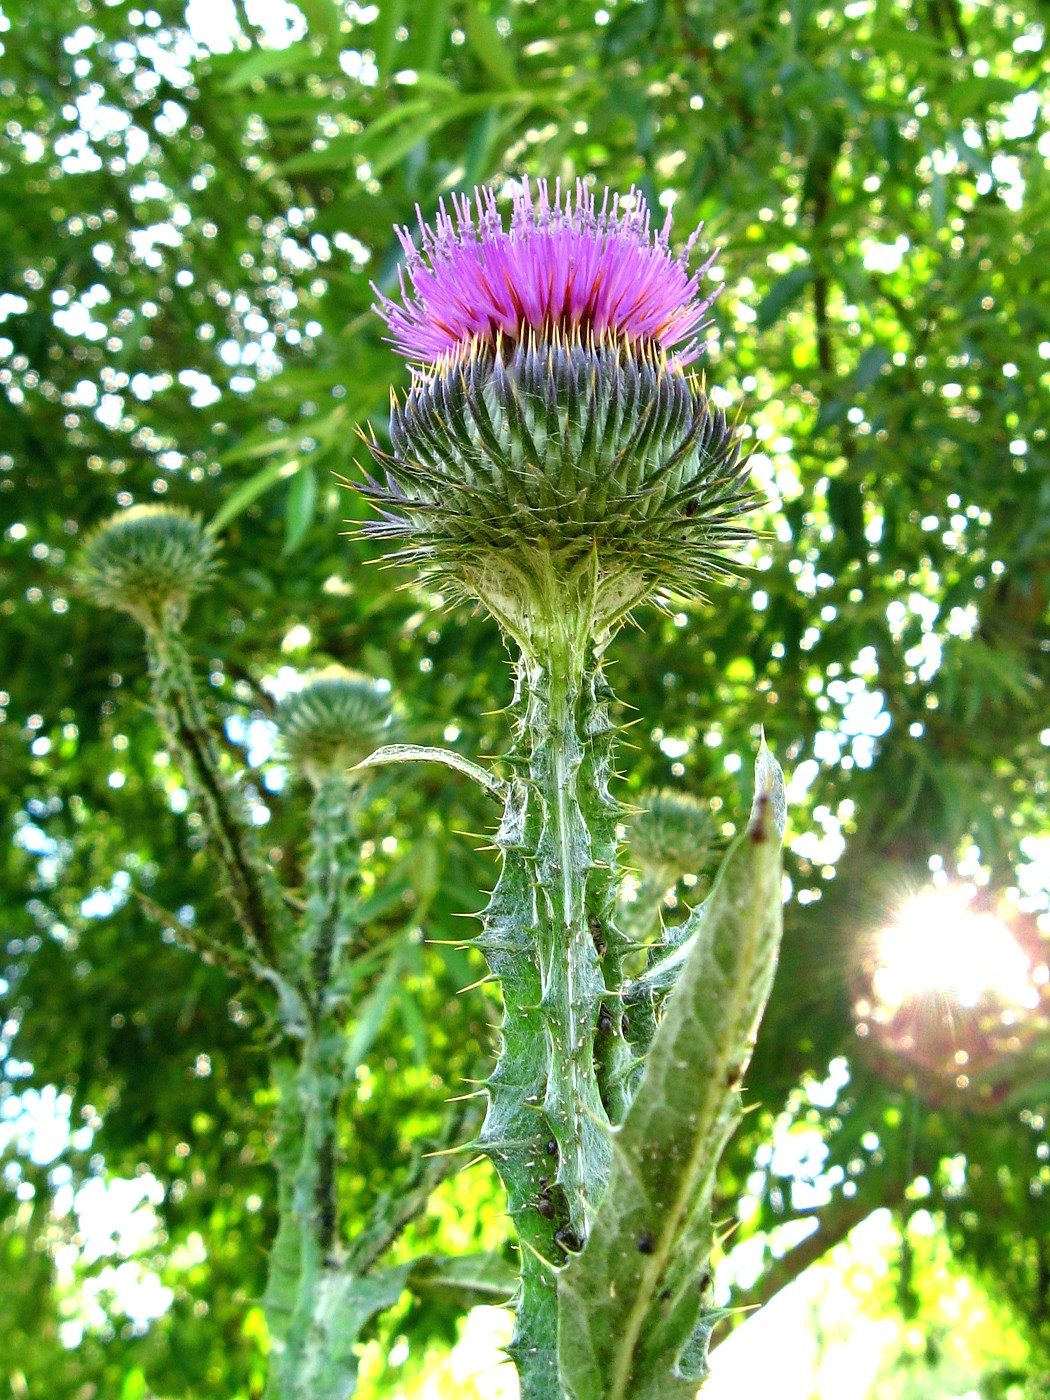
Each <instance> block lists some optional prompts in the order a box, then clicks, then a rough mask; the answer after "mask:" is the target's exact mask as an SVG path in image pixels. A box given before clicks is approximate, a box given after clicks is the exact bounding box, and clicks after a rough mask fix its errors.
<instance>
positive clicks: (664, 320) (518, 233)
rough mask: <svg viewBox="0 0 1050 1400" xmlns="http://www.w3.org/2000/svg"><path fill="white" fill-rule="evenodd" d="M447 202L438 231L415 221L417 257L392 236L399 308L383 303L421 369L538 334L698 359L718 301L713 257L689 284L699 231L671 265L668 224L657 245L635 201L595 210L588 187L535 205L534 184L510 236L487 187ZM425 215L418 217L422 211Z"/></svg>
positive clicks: (542, 193) (607, 200) (406, 242)
mask: <svg viewBox="0 0 1050 1400" xmlns="http://www.w3.org/2000/svg"><path fill="white" fill-rule="evenodd" d="M452 210H453V212H452V214H449V213H448V212H447V210H446V208H445V204H444V201H442V202H441V204H440V210H439V213H438V216H437V218H436V219H435V221H434V227H433V229H431V228H430V227H429V226H428V225H427V224H426V223H424V221H423V217H422V214H420V215H419V226H420V234H421V247H422V251H420V250H418V249H417V248H416V246H415V244H414V243H413V240H412V234H411V232H410V230H409V229H408V228H399V229H398V230H397V235H398V238H399V239H400V240H401V245H402V247H403V248H404V250H405V253H406V264H407V281H408V283H410V284H411V288H409V286H408V285H407V284H406V277H405V270H402V271H401V274H400V275H401V298H402V300H401V302H400V303H399V302H396V301H393V300H391V299H390V298H389V297H385V296H383V295H382V293H380V292H379V290H378V289H376V295H377V296H378V298H379V302H378V305H377V306H376V310H377V311H378V312H379V314H380V315H381V316H382V317H383V319H384V320H385V321H386V323H387V326H388V328H389V332H390V334H389V337H388V338H389V340H390V341H391V342H392V344H393V345H394V346H395V347H396V348H397V350H399V351H400V353H401V354H402V355H404V356H406V358H408V359H410V360H415V361H420V362H422V363H424V364H434V363H435V362H437V361H440V360H442V359H445V358H447V357H448V356H450V355H451V356H455V355H457V354H459V353H461V352H463V351H465V350H467V349H469V348H470V346H471V345H474V344H476V343H477V342H479V341H480V342H482V343H485V344H489V345H494V344H495V343H496V342H497V340H499V339H504V340H509V341H511V342H517V341H518V340H520V339H521V337H522V335H523V333H524V332H525V331H526V329H527V328H532V330H533V331H536V332H540V333H551V332H556V333H562V334H567V335H577V334H578V335H583V336H586V337H593V338H594V339H595V340H605V339H607V338H613V339H616V340H626V341H627V342H628V343H636V342H637V343H641V344H643V345H649V346H658V347H659V348H660V349H661V350H663V351H666V352H668V353H669V354H671V355H672V357H673V360H674V362H675V363H676V364H678V365H687V364H689V363H690V362H691V361H693V360H695V359H696V358H697V357H698V356H699V355H700V354H701V352H702V351H703V349H704V346H705V342H704V341H702V340H701V339H700V334H701V332H702V331H703V330H704V329H705V328H706V326H707V325H708V324H710V323H709V322H707V321H705V316H706V313H707V311H708V309H709V307H710V306H711V303H712V302H713V301H714V298H715V295H716V294H717V291H718V289H717V288H715V289H714V290H713V291H711V292H710V294H708V295H707V296H701V292H700V288H701V282H702V279H703V277H704V274H705V273H706V272H707V270H708V268H709V267H710V265H711V263H712V262H713V261H714V257H713V256H712V258H710V259H708V261H707V262H706V263H705V264H704V265H703V266H702V267H701V268H699V269H698V270H697V271H696V272H694V273H692V274H690V273H689V271H688V267H687V264H688V260H689V255H690V253H691V252H692V250H693V247H694V245H695V243H696V240H697V237H698V235H699V232H700V230H699V229H697V230H696V232H695V233H693V235H692V237H691V238H690V239H689V241H688V242H687V243H686V246H685V248H684V250H683V251H682V253H681V254H680V255H679V256H678V257H675V256H674V255H673V254H672V252H671V250H670V245H669V238H670V229H671V215H670V214H668V215H667V219H666V221H665V223H664V225H663V227H662V228H661V229H659V230H657V231H656V232H655V233H654V232H653V229H652V219H651V214H650V210H649V207H648V205H647V204H646V202H645V200H644V199H643V198H642V196H641V195H640V194H638V193H637V192H636V191H634V190H632V191H631V198H630V199H629V200H627V201H621V197H620V196H619V195H617V194H613V193H612V192H611V191H610V190H608V189H606V190H605V191H604V192H603V194H602V197H601V204H600V205H599V204H598V202H597V200H596V198H595V195H594V194H593V193H592V192H591V191H590V190H589V189H587V187H586V186H585V185H584V183H583V181H582V180H578V181H577V182H576V189H575V193H573V192H571V191H565V193H564V195H563V193H562V189H561V182H560V181H558V182H557V183H556V184H555V186H554V192H553V198H552V197H551V193H550V190H549V187H548V185H547V182H546V180H540V181H538V182H537V187H536V195H535V197H533V194H532V191H531V189H530V187H529V182H528V179H527V178H526V179H525V180H524V181H523V182H522V186H521V188H520V190H519V191H518V192H517V193H516V194H515V196H514V206H513V210H512V212H511V219H510V229H509V231H508V230H506V229H504V227H503V218H502V216H501V214H500V212H499V210H498V209H497V207H496V195H495V193H494V191H492V190H491V189H489V188H487V187H483V188H481V189H476V190H475V192H474V200H473V201H471V199H470V197H469V196H468V195H460V194H454V195H453V196H452ZM417 213H418V210H417Z"/></svg>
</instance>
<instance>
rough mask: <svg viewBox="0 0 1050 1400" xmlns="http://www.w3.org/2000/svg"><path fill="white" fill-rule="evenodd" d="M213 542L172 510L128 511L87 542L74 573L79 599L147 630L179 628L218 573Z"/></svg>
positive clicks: (190, 518) (194, 521)
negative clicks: (192, 602) (84, 596)
mask: <svg viewBox="0 0 1050 1400" xmlns="http://www.w3.org/2000/svg"><path fill="white" fill-rule="evenodd" d="M218 550H219V542H218V540H216V538H215V537H214V535H211V534H209V533H208V531H207V530H206V529H205V528H204V526H203V524H202V523H201V519H200V517H199V516H197V515H192V514H191V513H190V512H189V511H188V510H183V509H181V508H179V507H177V506H160V505H157V506H152V505H150V506H132V507H131V509H130V510H125V511H120V512H119V513H118V514H117V515H114V516H111V517H110V519H109V520H107V521H105V522H104V523H103V524H102V525H99V526H98V527H97V529H96V530H95V531H94V532H93V533H92V534H91V535H90V536H89V537H88V539H87V541H86V543H85V545H84V548H83V551H82V553H81V557H80V561H79V566H78V568H77V573H76V577H77V582H78V584H79V586H80V588H81V589H82V590H83V592H84V593H86V594H88V596H89V597H91V598H92V599H93V601H94V602H96V603H98V604H99V605H100V606H102V607H106V608H116V609H117V610H118V611H120V612H126V613H128V614H129V615H130V616H132V617H133V618H135V620H136V621H137V622H138V623H139V624H140V625H141V626H143V627H145V628H146V629H147V630H150V629H156V628H157V627H160V626H166V625H174V626H181V624H182V622H183V621H184V619H185V615H186V609H187V607H188V605H189V602H190V600H191V598H193V597H194V596H195V595H196V594H197V593H200V592H202V591H203V590H204V589H205V588H207V587H208V585H209V584H210V583H211V581H212V579H213V578H214V577H215V574H216V572H217V570H218V563H217V560H216V555H217V553H218Z"/></svg>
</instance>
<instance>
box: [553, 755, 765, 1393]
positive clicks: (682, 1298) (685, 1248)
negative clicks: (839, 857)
mask: <svg viewBox="0 0 1050 1400" xmlns="http://www.w3.org/2000/svg"><path fill="white" fill-rule="evenodd" d="M756 788H757V791H756V797H755V806H754V809H753V811H752V816H751V821H750V824H749V826H748V829H747V831H746V832H745V833H744V834H743V835H742V836H741V837H740V838H739V839H738V840H737V841H736V842H735V844H734V845H733V846H732V847H731V849H730V851H729V854H728V855H727V857H726V860H725V863H724V865H723V867H722V870H721V872H720V873H719V876H718V879H717V881H716V884H715V887H714V889H713V890H712V892H711V895H710V897H709V899H708V900H707V901H706V903H705V904H704V906H703V908H702V910H698V911H697V913H696V914H695V915H694V916H693V920H694V921H695V923H696V925H697V928H696V937H695V938H694V940H693V943H692V947H691V950H690V953H689V956H688V958H687V959H686V960H685V964H684V966H683V969H682V973H681V977H680V979H679V982H678V985H677V986H676V988H675V990H674V992H673V993H672V995H671V998H670V1001H669V1003H668V1007H667V1011H666V1013H665V1015H664V1019H663V1022H662V1023H661V1025H660V1029H659V1030H658V1032H657V1034H656V1036H655V1038H654V1040H653V1044H652V1049H651V1050H650V1052H649V1058H648V1062H647V1065H646V1070H645V1075H644V1077H643V1079H642V1082H641V1084H640V1085H639V1088H638V1092H637V1095H636V1097H635V1100H634V1103H633V1105H632V1107H631V1110H630V1112H629V1113H628V1115H627V1118H626V1120H625V1122H624V1125H623V1127H622V1129H621V1130H620V1131H619V1132H618V1133H616V1135H615V1137H614V1139H613V1166H612V1171H611V1174H610V1178H609V1184H608V1187H607V1189H606V1192H605V1195H604V1197H603V1198H602V1202H601V1205H600V1207H599V1209H598V1212H597V1215H596V1217H595V1221H594V1226H593V1228H592V1231H591V1234H590V1237H589V1239H588V1241H587V1245H586V1247H585V1249H584V1250H583V1252H582V1254H580V1255H579V1256H577V1257H576V1258H574V1259H572V1260H571V1261H570V1263H569V1264H568V1266H567V1268H566V1269H565V1271H564V1273H563V1274H562V1276H561V1278H560V1280H559V1293H560V1300H561V1315H560V1322H559V1339H558V1349H559V1369H560V1374H561V1381H562V1384H563V1386H564V1387H565V1389H566V1391H567V1393H568V1395H569V1396H570V1397H571V1400H693V1396H694V1395H695V1394H696V1386H697V1382H698V1381H699V1380H701V1379H703V1376H704V1375H705V1374H706V1360H705V1356H706V1342H707V1333H708V1331H709V1329H710V1325H711V1321H712V1318H711V1315H710V1314H705V1313H704V1310H703V1305H702V1304H703V1299H702V1294H703V1287H704V1284H703V1279H704V1275H705V1272H706V1268H707V1260H708V1256H709V1254H710V1248H711V1224H710V1198H711V1190H712V1186H713V1180H714V1173H715V1169H716V1167H717V1165H718V1160H719V1157H720V1156H721V1154H722V1150H723V1148H724V1147H725V1144H726V1142H727V1141H728V1139H729V1137H730V1136H731V1134H732V1132H733V1129H734V1128H735V1126H736V1124H737V1122H738V1121H739V1118H740V1113H741V1109H740V1101H739V1088H738V1086H739V1083H740V1078H741V1076H742V1074H743V1070H744V1068H745V1066H746V1063H747V1060H748V1058H749V1056H750V1052H751V1046H752V1042H753V1038H754V1035H755V1031H756V1029H757V1026H758V1021H759V1018H760V1016H761V1014H762V1010H763V1008H764V1007H765V1003H766V998H767V997H768V995H769V991H770V987H771V986H772V981H773V973H774V970H775V967H776V957H777V949H778V946H779V942H780V928H781V896H780V836H781V833H782V830H783V811H784V778H783V774H782V773H781V771H780V768H779V765H778V764H777V763H776V761H775V760H774V759H773V758H772V756H771V755H770V754H769V753H768V751H767V750H766V748H765V745H764V744H763V748H762V751H761V752H760V754H759V759H758V763H757V764H756Z"/></svg>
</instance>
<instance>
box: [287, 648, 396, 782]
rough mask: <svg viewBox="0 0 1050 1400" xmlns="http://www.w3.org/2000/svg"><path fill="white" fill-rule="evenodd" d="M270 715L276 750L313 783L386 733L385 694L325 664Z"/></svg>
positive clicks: (356, 759) (389, 718) (349, 764)
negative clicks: (277, 738)
mask: <svg viewBox="0 0 1050 1400" xmlns="http://www.w3.org/2000/svg"><path fill="white" fill-rule="evenodd" d="M274 719H275V721H276V723H277V728H278V730H279V732H280V736H281V752H282V754H283V755H284V756H285V757H286V758H287V759H288V760H289V762H291V763H292V764H293V765H294V766H295V767H296V768H298V769H299V771H300V772H301V773H302V774H303V776H304V777H305V778H306V779H307V781H308V782H310V783H311V784H312V785H313V786H314V787H318V786H320V784H321V782H322V781H323V779H324V778H325V777H326V776H327V775H329V774H331V773H333V772H345V771H346V770H347V769H350V768H353V767H354V765H355V764H358V763H360V762H361V760H362V759H363V758H367V757H368V755H369V754H370V753H371V752H372V750H373V749H374V748H375V747H376V745H377V744H379V743H380V742H381V741H382V740H383V739H384V738H387V737H388V736H389V731H390V726H391V724H392V722H393V711H392V706H391V702H390V695H389V692H385V691H383V690H380V688H379V686H378V685H377V684H376V682H375V681H374V680H372V679H371V678H370V677H368V676H363V675H360V674H359V673H358V672H356V671H348V670H346V669H345V668H344V667H342V666H327V667H325V669H324V670H323V671H317V672H315V673H314V674H313V675H311V676H309V677H308V678H307V681H306V684H305V685H304V686H303V688H302V690H297V691H293V692H292V693H291V694H290V695H286V696H285V698H284V699H283V700H282V701H281V702H280V704H279V705H278V706H277V710H276V713H275V715H274Z"/></svg>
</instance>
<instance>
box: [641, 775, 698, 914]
mask: <svg viewBox="0 0 1050 1400" xmlns="http://www.w3.org/2000/svg"><path fill="white" fill-rule="evenodd" d="M639 806H640V808H641V811H639V812H638V814H637V815H636V816H635V817H634V819H633V820H632V821H631V823H630V824H629V827H628V833H627V838H628V840H627V844H628V847H629V849H630V853H631V859H632V860H633V861H634V863H635V864H636V865H638V866H639V867H640V869H641V871H642V873H643V874H644V875H645V876H646V877H647V878H648V879H650V880H652V881H653V882H654V883H655V884H662V885H663V887H664V888H665V889H667V888H669V887H670V886H671V885H673V884H674V882H675V881H676V880H679V879H680V878H681V877H682V876H683V875H700V874H702V872H703V870H704V868H705V866H706V865H707V863H708V862H709V861H710V859H711V856H712V854H713V851H714V848H715V839H716V833H715V824H714V821H713V820H712V817H711V812H710V809H709V808H708V806H707V804H706V803H704V802H701V801H700V800H699V798H696V797H694V796H693V795H692V793H688V792H679V791H676V790H675V789H674V788H660V789H658V790H656V791H652V792H646V793H643V794H642V796H641V798H640V799H639Z"/></svg>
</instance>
